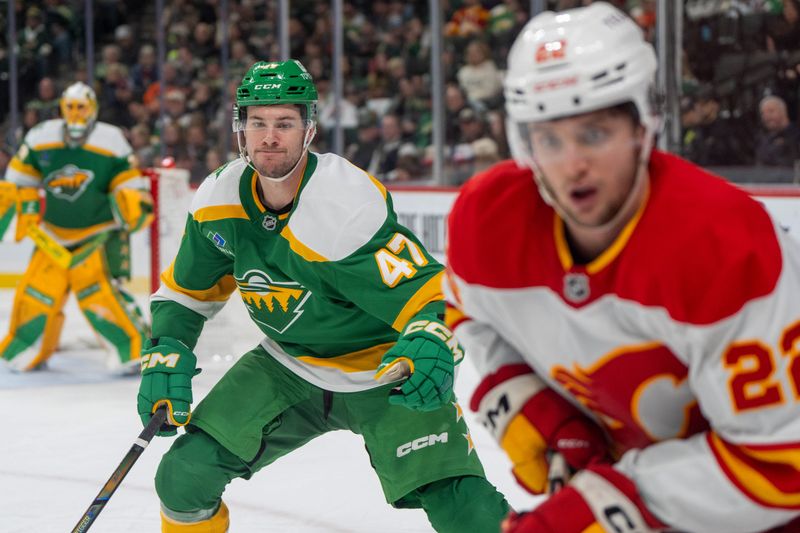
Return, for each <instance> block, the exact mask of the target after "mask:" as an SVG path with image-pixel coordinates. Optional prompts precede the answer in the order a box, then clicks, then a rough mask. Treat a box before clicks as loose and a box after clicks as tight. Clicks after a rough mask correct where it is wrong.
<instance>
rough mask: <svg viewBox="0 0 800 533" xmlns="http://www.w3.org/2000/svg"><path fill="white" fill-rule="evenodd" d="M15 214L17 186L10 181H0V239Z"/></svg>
mask: <svg viewBox="0 0 800 533" xmlns="http://www.w3.org/2000/svg"><path fill="white" fill-rule="evenodd" d="M16 212H17V186H16V184H14V183H11V182H10V181H3V180H0V239H2V238H3V235H5V233H6V230H7V229H8V227H9V226H10V225H11V220H12V219H13V218H14V215H15V214H16Z"/></svg>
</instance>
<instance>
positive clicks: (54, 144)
mask: <svg viewBox="0 0 800 533" xmlns="http://www.w3.org/2000/svg"><path fill="white" fill-rule="evenodd" d="M58 148H64V143H63V142H52V143H42V144H37V145H36V146H34V147H33V150H35V151H37V152H38V151H40V150H56V149H58Z"/></svg>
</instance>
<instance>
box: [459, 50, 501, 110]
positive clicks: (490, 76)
mask: <svg viewBox="0 0 800 533" xmlns="http://www.w3.org/2000/svg"><path fill="white" fill-rule="evenodd" d="M466 60H467V64H466V65H464V66H463V67H461V68H460V69H459V70H458V75H457V77H458V83H459V85H461V87H462V88H463V89H464V92H465V93H466V95H467V99H468V100H469V101H470V102H473V103H475V102H478V103H481V104H482V105H484V106H485V107H488V108H489V109H497V108H498V107H500V106H501V105H502V103H503V85H502V79H501V75H500V71H499V70H497V65H495V63H494V60H493V59H492V57H491V53H490V51H489V47H488V46H487V45H486V43H485V42H483V41H478V40H475V41H472V42H470V43H469V45H467V51H466Z"/></svg>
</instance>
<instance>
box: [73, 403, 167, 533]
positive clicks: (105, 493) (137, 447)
mask: <svg viewBox="0 0 800 533" xmlns="http://www.w3.org/2000/svg"><path fill="white" fill-rule="evenodd" d="M166 419H167V408H166V407H160V408H159V409H158V410H157V411H156V412H155V413H154V414H153V417H152V418H151V419H150V422H148V423H147V425H146V426H145V428H144V429H143V430H142V432H141V433H139V437H138V438H137V439H136V440H135V441H134V443H133V446H131V449H130V450H128V453H127V454H125V457H123V458H122V461H121V462H120V463H119V466H117V469H116V470H114V473H113V474H111V477H110V478H108V481H106V484H105V485H103V488H102V489H100V492H98V493H97V496H95V498H94V501H93V502H92V504H91V505H90V506H89V508H88V509H86V512H85V513H83V516H82V517H81V519H80V520H78V523H77V524H76V525H75V527H74V528H73V529H72V533H83V532H84V531H89V528H90V527H91V526H92V524H93V523H94V521H95V519H96V518H97V515H99V514H100V511H102V510H103V508H104V507H105V506H106V504H107V503H108V500H110V499H111V496H112V495H113V494H114V491H116V490H117V487H119V485H120V484H121V483H122V480H123V479H125V476H126V475H127V474H128V472H129V471H130V469H131V467H133V465H134V463H136V461H137V460H138V459H139V456H140V455H142V452H143V451H144V449H145V448H147V445H148V444H150V441H151V440H152V439H153V436H154V435H155V434H156V433H157V432H158V429H159V428H160V427H161V425H162V424H163V423H164V422H165V421H166Z"/></svg>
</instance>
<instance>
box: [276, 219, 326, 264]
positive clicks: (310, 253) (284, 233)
mask: <svg viewBox="0 0 800 533" xmlns="http://www.w3.org/2000/svg"><path fill="white" fill-rule="evenodd" d="M281 237H283V238H284V239H286V240H287V241H289V248H291V249H292V251H293V252H294V253H296V254H297V255H299V256H300V257H302V258H303V259H305V260H306V261H316V262H323V261H329V259H328V258H327V257H325V256H323V255H321V254H319V253H317V252H315V251H314V250H312V249H311V248H309V247H308V246H306V245H305V244H303V243H302V242H300V240H299V239H298V238H297V237H295V235H294V233H292V230H290V229H289V226H288V225H287V226H285V227H284V228H283V230H281Z"/></svg>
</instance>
